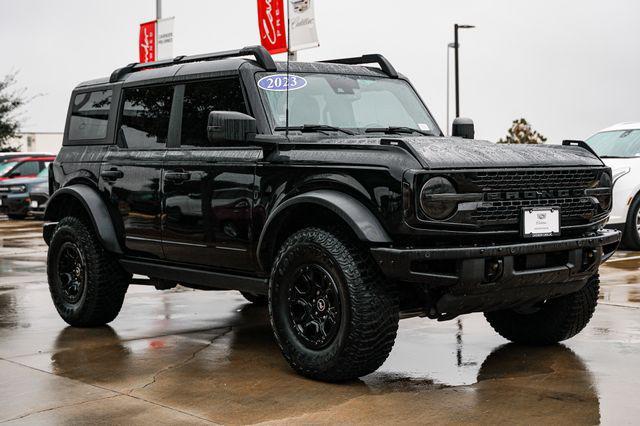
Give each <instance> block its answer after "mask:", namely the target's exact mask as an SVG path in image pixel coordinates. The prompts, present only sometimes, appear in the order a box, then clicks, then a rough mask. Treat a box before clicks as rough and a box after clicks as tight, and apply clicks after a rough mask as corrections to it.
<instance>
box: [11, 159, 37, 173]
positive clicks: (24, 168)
mask: <svg viewBox="0 0 640 426" xmlns="http://www.w3.org/2000/svg"><path fill="white" fill-rule="evenodd" d="M38 173H40V163H39V162H37V161H25V162H24V163H21V164H19V165H18V166H17V167H16V168H15V169H13V170H12V171H11V175H15V176H30V175H37V174H38Z"/></svg>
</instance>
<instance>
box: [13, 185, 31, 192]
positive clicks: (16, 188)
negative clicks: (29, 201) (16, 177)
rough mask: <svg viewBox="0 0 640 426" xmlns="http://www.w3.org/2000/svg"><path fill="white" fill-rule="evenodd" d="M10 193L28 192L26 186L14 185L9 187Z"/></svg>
mask: <svg viewBox="0 0 640 426" xmlns="http://www.w3.org/2000/svg"><path fill="white" fill-rule="evenodd" d="M9 191H10V192H27V186H26V185H12V186H10V187H9Z"/></svg>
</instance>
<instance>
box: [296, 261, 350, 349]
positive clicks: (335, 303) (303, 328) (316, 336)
mask: <svg viewBox="0 0 640 426" xmlns="http://www.w3.org/2000/svg"><path fill="white" fill-rule="evenodd" d="M288 287H289V288H288V304H287V307H288V310H289V312H288V316H289V321H290V323H291V327H292V328H293V330H294V331H295V333H296V336H297V337H298V338H299V339H300V341H301V342H302V343H303V344H304V345H305V346H306V347H308V348H310V349H321V348H324V347H326V346H327V345H328V344H330V343H331V342H332V341H333V340H334V339H335V337H336V334H337V333H338V329H339V328H340V318H341V303H340V297H339V295H338V287H337V286H336V282H335V280H334V279H333V278H332V277H331V274H330V273H329V272H328V271H327V270H326V269H324V268H323V267H322V266H320V265H317V264H305V265H301V266H299V267H298V268H297V270H296V271H295V273H294V274H293V279H292V280H291V281H290V282H289V283H288Z"/></svg>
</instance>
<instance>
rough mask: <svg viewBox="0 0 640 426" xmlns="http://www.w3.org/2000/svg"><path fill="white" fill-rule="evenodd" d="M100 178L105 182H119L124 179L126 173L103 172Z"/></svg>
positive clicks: (117, 171)
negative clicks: (118, 180)
mask: <svg viewBox="0 0 640 426" xmlns="http://www.w3.org/2000/svg"><path fill="white" fill-rule="evenodd" d="M100 176H101V177H102V178H103V179H104V180H117V179H120V178H122V177H124V173H123V172H122V170H118V169H110V170H103V171H101V172H100Z"/></svg>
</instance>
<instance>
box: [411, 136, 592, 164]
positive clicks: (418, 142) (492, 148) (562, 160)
mask: <svg viewBox="0 0 640 426" xmlns="http://www.w3.org/2000/svg"><path fill="white" fill-rule="evenodd" d="M402 141H404V142H405V143H406V144H407V145H409V147H410V148H412V150H413V151H414V155H416V156H417V157H418V160H419V161H420V162H421V163H422V165H423V166H424V167H426V168H430V169H451V168H493V167H496V168H497V167H500V168H502V167H558V166H602V165H604V164H603V163H602V161H601V160H600V159H599V158H598V157H596V156H595V155H593V154H591V153H590V152H589V151H587V150H586V149H583V148H580V147H577V146H562V145H519V144H497V143H493V142H489V141H482V140H469V139H461V138H432V137H416V138H402Z"/></svg>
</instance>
